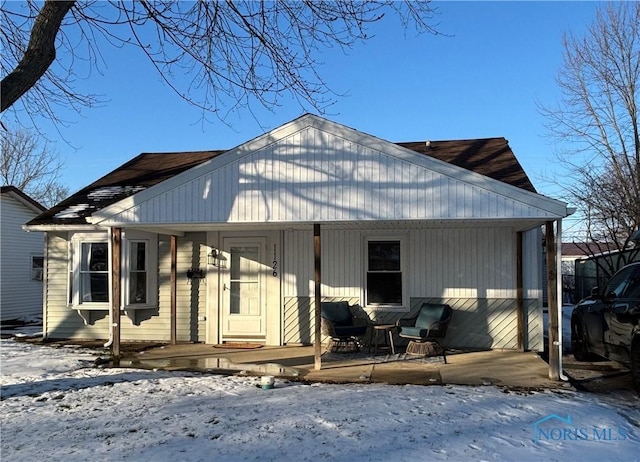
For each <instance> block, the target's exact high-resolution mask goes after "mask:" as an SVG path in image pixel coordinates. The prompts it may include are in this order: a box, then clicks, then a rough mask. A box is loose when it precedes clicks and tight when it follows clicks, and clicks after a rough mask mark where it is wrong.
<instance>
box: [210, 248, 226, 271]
mask: <svg viewBox="0 0 640 462" xmlns="http://www.w3.org/2000/svg"><path fill="white" fill-rule="evenodd" d="M207 263H209V264H210V265H211V266H217V267H218V268H224V263H225V258H224V256H223V255H222V252H221V251H219V250H218V249H211V252H210V253H209V255H207Z"/></svg>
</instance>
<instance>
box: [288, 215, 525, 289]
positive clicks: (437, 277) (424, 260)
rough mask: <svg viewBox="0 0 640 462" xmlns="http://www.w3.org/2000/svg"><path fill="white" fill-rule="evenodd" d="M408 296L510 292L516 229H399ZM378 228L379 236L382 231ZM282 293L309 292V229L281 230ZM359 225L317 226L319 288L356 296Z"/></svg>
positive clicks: (359, 273)
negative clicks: (403, 244) (403, 245)
mask: <svg viewBox="0 0 640 462" xmlns="http://www.w3.org/2000/svg"><path fill="white" fill-rule="evenodd" d="M403 234H404V235H406V236H407V241H406V245H407V246H408V248H409V249H410V251H409V252H407V258H406V259H407V262H406V264H405V266H404V267H405V268H407V269H406V278H407V281H406V284H407V287H408V291H409V293H408V296H409V297H425V296H426V297H462V298H471V297H478V298H515V296H516V257H515V238H516V233H515V232H514V231H513V229H511V228H490V227H485V228H455V229H449V228H447V229H444V228H443V229H439V228H433V229H410V228H407V229H406V230H403ZM388 235H389V234H388V233H386V234H385V233H381V234H380V236H388ZM285 236H286V239H285V246H286V247H285V258H286V261H285V263H286V265H287V271H286V275H285V281H284V283H285V284H284V294H285V296H294V295H295V296H312V295H313V233H312V231H306V230H305V231H293V230H291V231H287V232H286V233H285ZM365 236H366V237H367V238H371V239H374V238H375V236H376V234H375V233H372V232H367V231H364V230H335V229H326V228H325V229H323V230H322V232H321V243H322V256H321V257H322V294H323V296H327V297H336V296H345V297H353V296H360V290H361V287H363V282H364V281H363V278H364V255H363V252H364V250H363V244H362V243H363V239H364V237H365Z"/></svg>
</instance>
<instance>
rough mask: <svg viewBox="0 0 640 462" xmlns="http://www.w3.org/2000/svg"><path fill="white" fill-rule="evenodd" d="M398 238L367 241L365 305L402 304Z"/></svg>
mask: <svg viewBox="0 0 640 462" xmlns="http://www.w3.org/2000/svg"><path fill="white" fill-rule="evenodd" d="M400 250H401V246H400V241H399V240H370V241H368V242H367V276H366V278H367V281H366V283H367V305H395V306H401V305H402V264H401V263H402V262H401V260H400V258H401V252H400Z"/></svg>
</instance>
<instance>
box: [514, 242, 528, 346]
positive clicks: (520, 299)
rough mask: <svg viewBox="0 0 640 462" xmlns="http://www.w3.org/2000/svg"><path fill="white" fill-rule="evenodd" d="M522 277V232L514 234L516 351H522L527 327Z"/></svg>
mask: <svg viewBox="0 0 640 462" xmlns="http://www.w3.org/2000/svg"><path fill="white" fill-rule="evenodd" d="M523 279H524V278H523V275H522V232H518V233H517V234H516V286H517V287H516V306H517V311H518V349H519V350H520V351H524V348H525V345H524V337H525V330H526V329H527V327H526V326H525V322H524V289H523Z"/></svg>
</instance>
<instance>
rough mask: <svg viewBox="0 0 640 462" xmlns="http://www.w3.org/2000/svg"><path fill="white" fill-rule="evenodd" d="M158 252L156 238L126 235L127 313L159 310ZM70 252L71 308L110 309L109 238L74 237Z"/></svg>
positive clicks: (124, 277)
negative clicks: (129, 310) (155, 308)
mask: <svg viewBox="0 0 640 462" xmlns="http://www.w3.org/2000/svg"><path fill="white" fill-rule="evenodd" d="M157 248H158V238H157V236H156V235H153V234H150V233H143V232H139V231H125V232H124V233H123V239H122V279H121V287H122V291H121V292H122V300H121V302H122V306H123V308H124V309H146V308H154V307H157V304H158V291H157V281H158V275H157V267H158V255H157ZM69 250H70V255H69V262H70V265H69V302H70V304H71V305H72V306H73V307H74V308H76V309H81V310H85V309H86V310H91V309H96V310H104V309H108V308H109V306H110V302H111V284H110V277H111V273H110V267H111V256H110V255H111V250H110V248H109V240H108V236H107V235H106V233H75V234H73V236H72V238H71V246H70V249H69ZM154 268H155V269H156V270H155V271H154V270H153V269H154ZM154 288H156V289H155V290H154Z"/></svg>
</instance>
